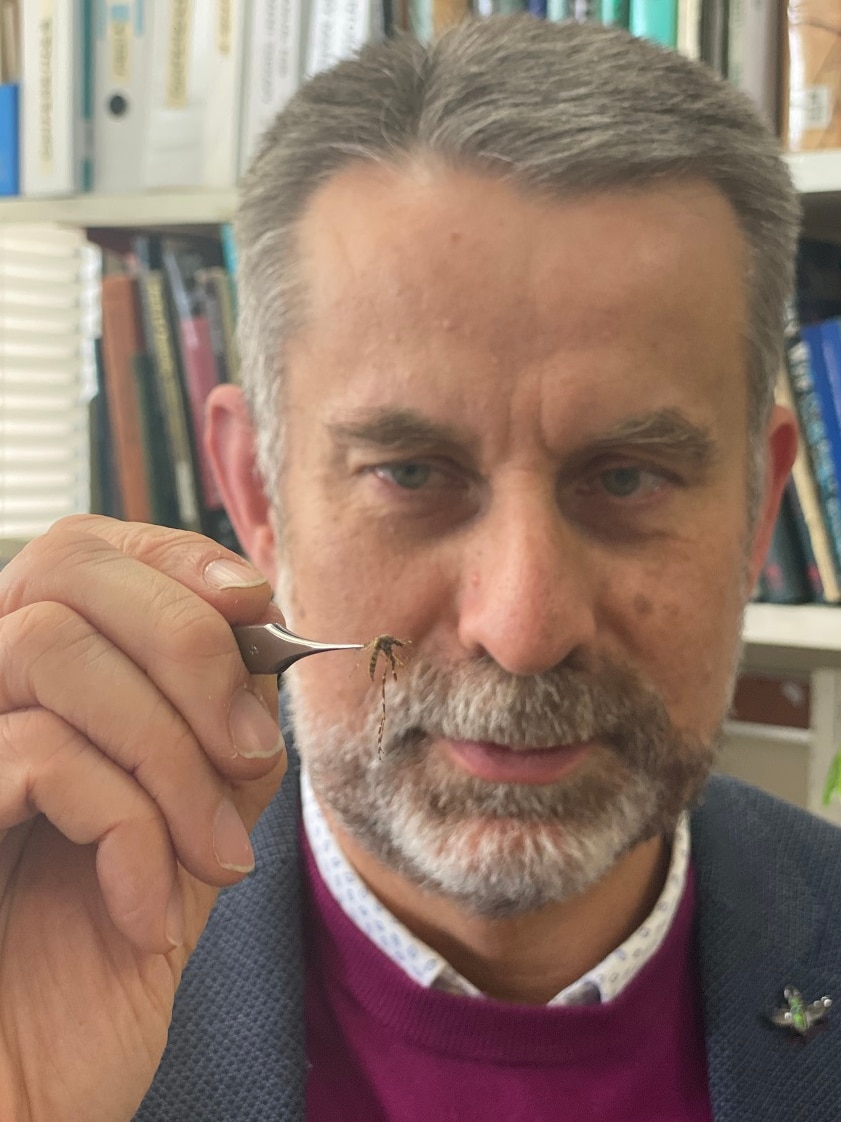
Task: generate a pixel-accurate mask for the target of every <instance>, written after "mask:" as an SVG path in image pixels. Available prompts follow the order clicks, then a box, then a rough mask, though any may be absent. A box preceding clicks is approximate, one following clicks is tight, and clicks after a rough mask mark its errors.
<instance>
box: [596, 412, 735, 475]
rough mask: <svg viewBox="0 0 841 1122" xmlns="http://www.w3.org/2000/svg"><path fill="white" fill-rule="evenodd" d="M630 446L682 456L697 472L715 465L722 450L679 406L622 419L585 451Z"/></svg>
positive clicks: (610, 449) (602, 452)
mask: <svg viewBox="0 0 841 1122" xmlns="http://www.w3.org/2000/svg"><path fill="white" fill-rule="evenodd" d="M628 446H633V448H634V449H647V450H649V451H651V452H656V453H658V454H659V455H664V456H670V457H672V458H674V459H677V458H680V459H681V460H683V461H684V462H687V463H689V464H690V465H691V466H692V467H693V468H695V470H696V471H701V470H704V469H705V468H709V467H711V466H712V465H713V464H714V463H715V461H716V459H717V458H718V452H719V449H718V445H717V444H716V442H715V440H714V439H713V437H712V436H711V435H710V432H709V429H707V428H706V427H705V426H703V425H698V424H695V422H694V421H690V420H689V418H688V417H687V416H685V414H683V413H681V411H680V410H679V409H657V410H655V411H654V412H652V413H644V414H642V415H640V416H638V417H628V418H626V419H625V420H623V421H621V422H620V423H619V424H618V425H616V426H615V427H614V428H612V429H609V430H608V431H607V432H606V433H603V434H602V435H601V436H599V437H597V438H596V440H594V441H592V442H591V443H589V444H588V446H587V448H586V451H585V453H584V454H585V455H587V456H592V455H594V454H595V455H600V454H601V455H603V454H605V453H608V452H612V451H618V450H619V449H621V448H624V447H628Z"/></svg>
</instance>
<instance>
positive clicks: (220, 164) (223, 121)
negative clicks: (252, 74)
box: [201, 0, 250, 187]
mask: <svg viewBox="0 0 841 1122" xmlns="http://www.w3.org/2000/svg"><path fill="white" fill-rule="evenodd" d="M208 7H209V8H210V9H211V11H210V17H211V18H210V28H209V31H210V35H209V38H210V43H209V46H208V90H207V104H206V107H205V114H204V136H203V142H202V143H203V149H204V158H203V168H202V175H201V183H202V185H203V186H205V187H230V186H232V185H233V184H235V183H236V181H237V179H238V177H239V132H240V117H241V115H242V93H243V63H244V58H245V32H246V24H247V5H246V4H245V3H242V2H240V3H236V2H235V0H212V3H210V4H209V3H208V2H207V0H205V5H204V6H203V7H201V10H202V12H204V11H205V10H206V9H207V8H208ZM249 61H250V60H249Z"/></svg>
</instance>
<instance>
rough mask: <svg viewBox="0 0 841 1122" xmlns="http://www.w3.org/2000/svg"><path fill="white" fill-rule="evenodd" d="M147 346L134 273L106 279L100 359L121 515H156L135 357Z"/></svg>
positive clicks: (140, 517) (146, 519)
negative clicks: (153, 505) (152, 498)
mask: <svg viewBox="0 0 841 1122" xmlns="http://www.w3.org/2000/svg"><path fill="white" fill-rule="evenodd" d="M142 350H143V340H142V335H141V330H140V315H139V310H138V306H137V286H136V282H135V280H134V278H133V277H130V276H126V275H118V274H114V275H109V276H104V277H103V278H102V359H103V368H104V378H105V385H106V389H107V397H108V420H109V424H110V429H111V439H112V441H113V448H114V463H115V466H116V474H117V479H118V483H119V488H120V496H121V504H120V505H121V508H122V511H123V517H124V518H126V519H128V520H129V521H130V522H150V521H151V520H152V500H151V494H150V488H149V476H148V467H147V462H146V450H145V446H144V440H143V426H142V421H141V415H140V401H139V397H138V393H137V382H136V375H135V367H134V362H135V358H136V356H137V355H138V354H140V353H141V352H142Z"/></svg>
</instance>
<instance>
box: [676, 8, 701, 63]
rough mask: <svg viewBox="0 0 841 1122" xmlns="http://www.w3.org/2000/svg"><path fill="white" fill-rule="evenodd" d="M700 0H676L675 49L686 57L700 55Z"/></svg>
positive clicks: (697, 56) (695, 57) (697, 57)
mask: <svg viewBox="0 0 841 1122" xmlns="http://www.w3.org/2000/svg"><path fill="white" fill-rule="evenodd" d="M701 8H702V3H701V0H678V6H677V49H678V50H679V51H680V53H681V54H682V55H685V56H686V57H687V58H694V59H699V58H700V57H701Z"/></svg>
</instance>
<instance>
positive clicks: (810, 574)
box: [786, 478, 828, 604]
mask: <svg viewBox="0 0 841 1122" xmlns="http://www.w3.org/2000/svg"><path fill="white" fill-rule="evenodd" d="M786 493H787V495H788V505H789V509H790V510H791V523H792V527H793V529H794V534H795V537H796V539H797V545H798V549H799V551H800V556H801V557H802V559H803V574H804V576H805V578H806V583H807V585H808V587H809V590H810V593H811V596H810V599H811V600H814V602H815V603H816V604H821V603H827V602H828V601H827V598H826V594H825V592H824V587H823V579H822V578H821V571H820V567H819V565H818V559H817V556H816V554H815V550H814V546H813V545H812V535H811V533H810V531H809V524H808V523H807V521H806V515H805V514H804V512H803V507H802V505H801V503H800V496H799V495H798V493H797V485H796V484H795V481H794V479H793V478H791V479H789V481H788V483H787V484H786Z"/></svg>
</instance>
